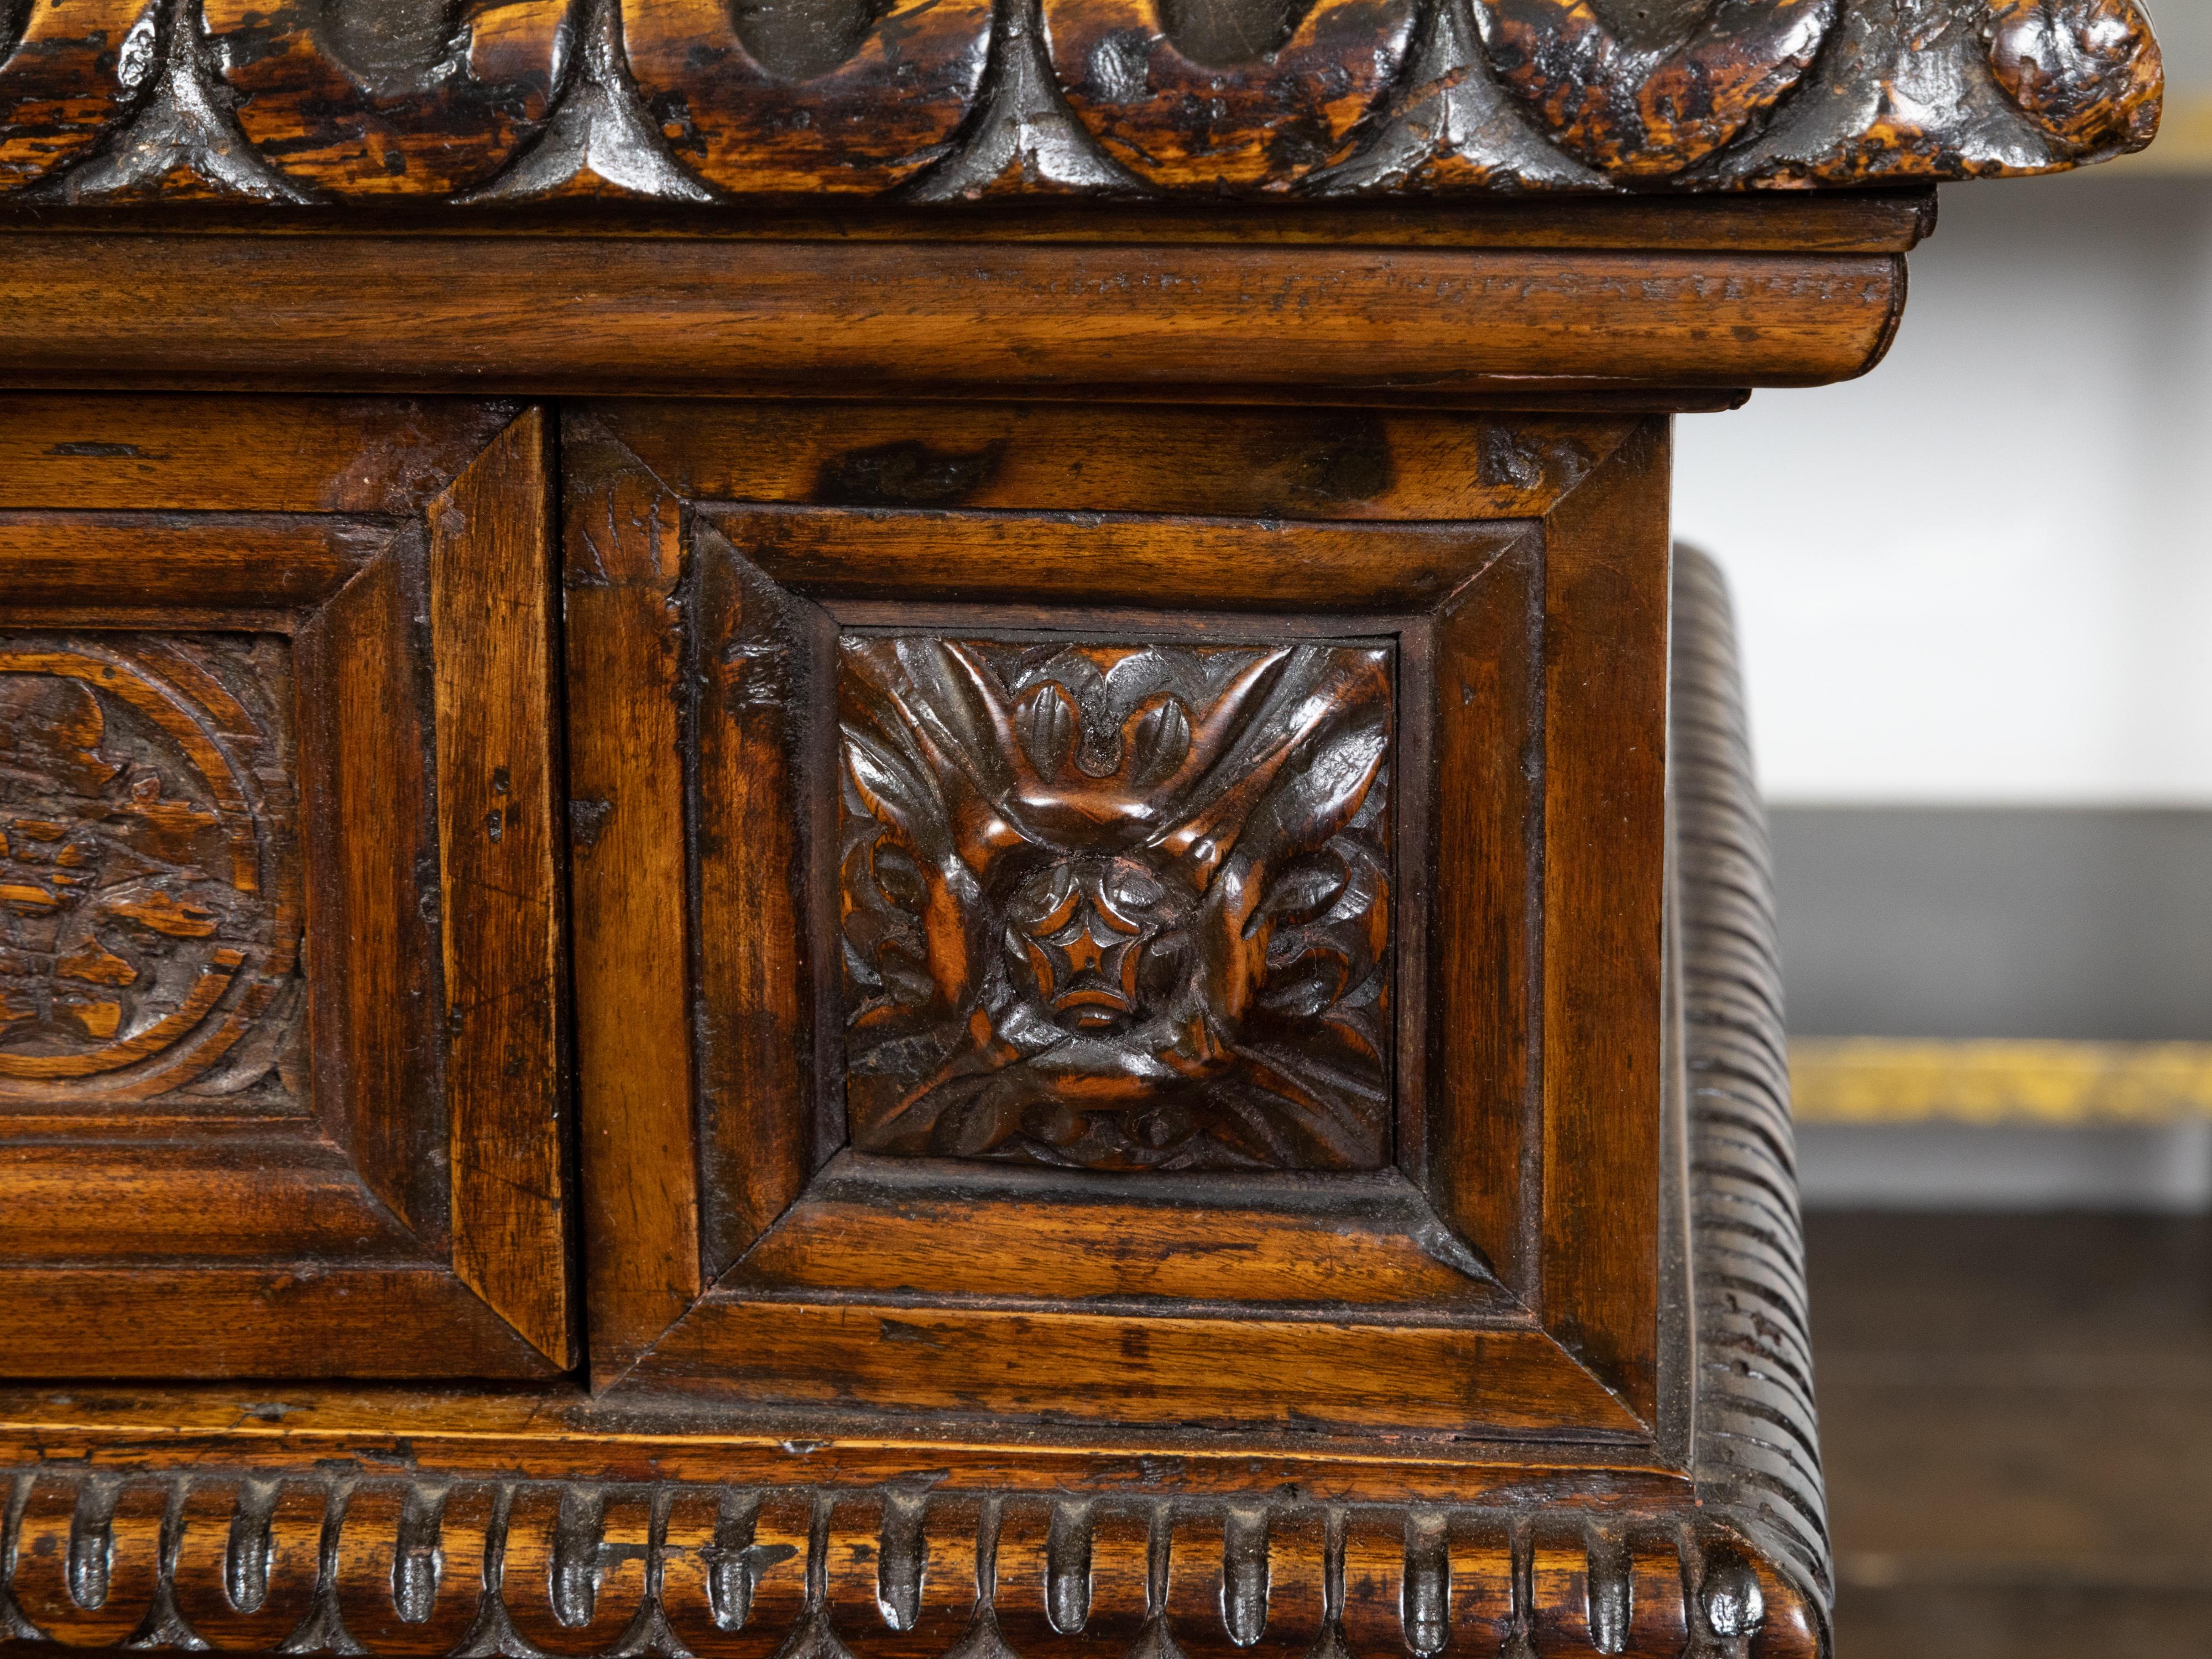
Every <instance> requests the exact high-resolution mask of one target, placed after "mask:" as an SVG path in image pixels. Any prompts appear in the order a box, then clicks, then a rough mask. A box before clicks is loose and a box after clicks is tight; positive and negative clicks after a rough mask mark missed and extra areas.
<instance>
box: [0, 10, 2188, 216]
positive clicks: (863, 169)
mask: <svg viewBox="0 0 2212 1659" xmlns="http://www.w3.org/2000/svg"><path fill="white" fill-rule="evenodd" d="M2162 87H2163V78H2162V70H2161V64H2160V55H2159V51H2158V46H2157V44H2156V42H2155V41H2154V39H2153V38H2152V34H2151V30H2150V26H2149V23H2148V20H2147V19H2146V17H2145V16H2144V15H2143V13H2142V10H2141V9H2140V8H2139V7H2138V6H2137V5H2136V3H2134V0H2000V3H1996V4H1994V5H1985V4H1983V3H1979V0H1972V3H1970V0H1925V3H1920V4H1915V5H1900V4H1898V3H1896V0H1745V3H1741V4H1738V5H1734V6H1730V7H1729V8H1726V9H1717V10H1716V9H1711V8H1705V7H1688V6H1683V7H1671V8H1668V9H1663V10H1661V11H1659V12H1657V13H1656V15H1654V14H1652V13H1649V12H1634V13H1626V12H1623V13H1620V14H1618V15H1617V14H1616V9H1614V8H1612V7H1609V6H1593V5H1590V4H1587V3H1571V0H1492V3H1487V4H1480V5H1478V4H1476V3H1474V0H1307V3H1304V4H1295V5H1285V4H1281V3H1277V0H1214V3H1211V4H1200V3H1195V0H945V3H938V0H921V3H915V0H903V3H902V0H882V3H864V0H829V3H824V4H822V5H819V6H817V7H814V8H811V9H807V10H805V11H803V12H802V11H796V10H789V9H769V8H765V7H763V8H757V9H749V8H742V7H740V8H732V7H728V6H725V5H722V4H720V3H715V0H577V3H575V4H574V5H571V4H569V3H567V0H510V3H506V4H498V5H491V4H482V3H477V4H471V5H468V6H465V7H460V8H456V7H454V6H452V5H449V4H446V3H442V0H401V3H392V0H313V3H311V0H299V3H294V4H287V5H283V6H279V7H277V8H276V9H273V10H264V9H261V8H259V7H255V6H249V5H246V4H244V3H242V0H155V3H154V4H152V5H150V6H147V7H144V8H140V7H137V6H132V5H125V4H123V3H120V0H94V3H90V4H87V3H83V0H15V3H12V4H11V5H10V6H9V8H8V9H7V10H6V11H4V12H0V191H13V192H14V193H15V194H16V195H19V196H21V197H26V198H27V199H32V200H38V201H43V202H52V203H58V204H72V205H74V204H85V203H98V202H103V201H111V200H117V199H147V198H157V199H164V200H173V201H174V200H183V201H191V200H197V199H204V198H209V197H217V198H220V197H231V198H234V199H241V200H246V201H258V202H264V203H268V204H276V205H281V206H301V205H307V204H328V203H334V202H335V203H344V204H363V203H376V202H381V201H390V200H392V199H403V200H404V199H415V200H421V201H428V202H436V203H447V204H461V205H464V206H469V207H474V206H477V205H479V204H503V203H510V202H514V201H531V200H541V199H547V198H559V199H568V198H573V197H593V196H599V197H609V196H611V197H630V198H633V199H644V200H648V201H666V202H678V203H714V202H727V201H744V200H758V199H764V198H765V199H775V198H778V197H793V196H801V195H806V194H812V193H817V192H829V193H834V194H840V195H851V196H854V197H862V198H868V197H895V198H896V199H899V200H902V201H904V202H907V203H912V204H938V203H947V202H959V201H965V200H972V199H975V198H977V197H1001V196H1008V195H1012V196H1047V197H1048V196H1053V195H1068V194H1074V195H1091V196H1102V197H1168V198H1173V197H1176V196H1177V195H1183V196H1188V197H1232V198H1233V197H1240V196H1241V197H1258V198H1263V199H1264V198H1266V197H1270V196H1288V197H1295V198H1304V199H1305V200H1310V201H1318V202H1322V203H1327V202H1330V201H1334V200H1339V199H1343V198H1347V197H1349V198H1358V197H1370V196H1380V197H1419V198H1447V199H1448V198H1451V197H1464V196H1468V195H1474V194H1480V193H1482V192H1486V191H1516V192H1525V191H1620V190H1625V189H1631V188H1636V189H1674V190H1680V191H1728V190H1738V189H1743V188H1746V187H1758V186H1763V185H1781V186H1790V187H1802V186H1805V185H1863V184H1867V183H1870V182H1873V183H1881V182H1892V181H1895V180H1899V179H1960V178H1972V177H1978V176H1983V175H1988V174H2001V173H2039V172H2049V171H2053V170H2057V169H2060V168H2063V167H2074V166H2079V165H2081V164H2083V163H2085V162H2089V161H2098V160H2101V159H2103V158H2105V157H2106V156H2109V155H2116V154H2119V153H2122V152H2124V151H2127V150H2130V149H2140V148H2142V146H2143V145H2144V144H2145V143H2148V142H2149V140H2150V138H2151V136H2152V134H2153V133H2154V131H2156V128H2157V122H2158V112H2159V105H2160V94H2161V91H2162Z"/></svg>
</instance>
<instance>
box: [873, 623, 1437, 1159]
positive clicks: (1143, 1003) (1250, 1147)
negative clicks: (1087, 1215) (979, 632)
mask: <svg viewBox="0 0 2212 1659" xmlns="http://www.w3.org/2000/svg"><path fill="white" fill-rule="evenodd" d="M837 660H838V665H837V743H838V763H839V766H838V787H839V792H840V817H839V844H838V869H839V896H840V909H841V914H842V957H843V968H844V989H845V1016H844V1020H845V1056H844V1079H845V1101H846V1106H847V1110H848V1114H849V1118H850V1126H851V1137H852V1142H853V1145H854V1147H855V1148H857V1149H858V1150H859V1151H861V1152H881V1153H887V1154H892V1155H896V1156H903V1157H921V1156H927V1155H931V1154H935V1155H939V1156H945V1157H954V1158H1003V1159H1008V1160H1013V1161H1022V1162H1030V1163H1036V1164H1047V1165H1052V1166H1056V1167H1062V1168H1074V1169H1091V1170H1245V1169H1252V1170H1256V1169H1279V1170H1367V1169H1377V1168H1380V1167H1381V1166H1382V1165H1383V1164H1385V1163H1387V1162H1388V1161H1389V1150H1390V1127H1391V1125H1390V1101H1391V1095H1390V1074H1391V1061H1392V1055H1393V1047H1394V1037H1395V1033H1394V1030H1393V1029H1392V1024H1391V1002H1392V996H1391V980H1392V969H1393V957H1392V951H1391V890H1392V885H1393V883H1392V842H1391V813H1390V800H1389V795H1390V759H1391V733H1392V726H1393V715H1394V712H1395V710H1394V697H1393V690H1392V665H1393V651H1392V648H1391V647H1390V646H1389V645H1388V644H1387V643H1372V644H1358V645H1351V644H1338V643H1334V642H1326V641H1294V642H1280V643H1275V644H1269V645H1229V644H1203V645H1200V644H1182V643H1168V642H1164V641H1098V640H1088V639H1081V640H1076V641H1070V640H1068V639H1067V638H1066V636H1064V635H1060V636H1047V637H1040V636H1034V635H1033V636H1030V637H1027V638H1015V639H994V638H988V637H976V636H968V637H951V636H947V635H925V634H874V635H865V634H852V633H848V634H844V635H841V636H840V637H839V639H838V641H837Z"/></svg>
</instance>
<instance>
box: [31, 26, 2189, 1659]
mask: <svg viewBox="0 0 2212 1659" xmlns="http://www.w3.org/2000/svg"><path fill="white" fill-rule="evenodd" d="M2159 92H2160V69H2159V58H2158V52H2157V48H2156V46H2155V44H2154V41H2153V40H2152V38H2151V35H2150V33H2149V30H2148V26H2147V24H2146V22H2145V21H2144V19H2143V17H2142V15H2141V13H2140V12H2139V11H2138V10H2137V9H2136V6H2135V4H2134V3H2132V0H1718V3H1711V0H1654V3H1650V4H1648V5H1630V4H1627V3H1625V0H281V3H277V4H276V5H275V6H274V7H273V9H264V8H263V7H261V6H259V5H247V4H245V3H240V0H0V1642H5V1643H15V1644H39V1643H55V1644H68V1645H71V1646H76V1647H82V1648H94V1649H99V1648H120V1647H125V1646H132V1647H147V1646H153V1647H179V1648H188V1649H204V1648H212V1649H215V1650H223V1651H229V1652H239V1653H255V1652H275V1651H279V1650H282V1651H285V1652H295V1653H304V1652H325V1651H328V1652H335V1653H351V1654H368V1655H376V1656H381V1655H387V1654H389V1655H425V1656H430V1655H455V1656H469V1659H482V1656H490V1655H501V1656H507V1659H537V1656H565V1655H576V1656H586V1655H608V1656H613V1655H625V1656H628V1655H636V1656H644V1655H655V1656H663V1659H679V1656H685V1655H695V1656H698V1659H726V1656H727V1659H735V1656H755V1659H768V1656H770V1655H782V1656H790V1659H944V1656H952V1655H956V1654H957V1655H958V1656H960V1659H1007V1656H1010V1655H1011V1656H1019V1659H1054V1656H1062V1659H1089V1656H1096V1659H1123V1656H1140V1659H1170V1656H1174V1655H1176V1654H1177V1653H1181V1654H1185V1655H1188V1656H1191V1659H1201V1656H1206V1655H1220V1654H1226V1653H1229V1652H1231V1651H1232V1650H1254V1651H1255V1652H1260V1653H1265V1654H1270V1655H1279V1656H1285V1659H1355V1656H1356V1659H1389V1656H1393V1655H1399V1654H1405V1655H1410V1656H1415V1659H1439V1656H1451V1659H1473V1656H1490V1655H1493V1654H1496V1655H1506V1656H1513V1659H1530V1656H1536V1655H1546V1656H1549V1655H1571V1654H1587V1653H1598V1654H1635V1655H1644V1656H1666V1659H1674V1656H1684V1655H1689V1656H1699V1659H1721V1656H1751V1655H1759V1656H1769V1655H1771V1656H1784V1655H1814V1654H1818V1653H1821V1652H1824V1651H1825V1650H1826V1645H1827V1642H1828V1611H1827V1609H1828V1601H1829V1595H1830V1589H1831V1578H1830V1572H1829V1563H1828V1550H1827V1543H1826V1531H1825V1523H1824V1520H1823V1513H1822V1498H1821V1488H1820V1460H1819V1450H1818V1442H1817V1437H1816V1431H1815V1425H1814V1409H1813V1395H1812V1378H1811V1371H1810V1367H1809V1363H1808V1351H1807V1339H1806V1324H1805V1306H1804V1283H1803V1277H1802V1264H1801V1260H1800V1247H1799V1229H1798V1225H1797V1216H1796V1191H1795V1182H1794V1177H1793V1175H1792V1164H1791V1152H1790V1126H1789V1117H1788V1102H1787V1085H1786V1077H1785V1073H1784V1060H1783V1052H1782V1047H1781V1026H1780V1014H1779V1006H1778V994H1777V982H1778V981H1777V973H1776V967H1775V960H1774V935H1773V926H1772V917H1771V900H1770V896H1769V891H1768V882H1767V877H1766V872H1765V862H1764V860H1765V853H1764V850H1763V849H1764V830H1763V827H1762V823H1761V819H1760V816H1759V808H1758V805H1757V800H1756V797H1755V795H1754V793H1753V788H1752V784H1751V778H1750V772H1749V760H1748V756H1747V750H1746V745H1745V742H1744V726H1743V720H1742V716H1741V708H1740V706H1739V696H1738V690H1737V685H1736V678H1735V666H1734V655H1733V646H1732V643H1731V640H1730V635H1729V621H1728V606H1727V600H1726V597H1725V595H1724V593H1723V591H1722V588H1721V586H1720V583H1719V580H1718V578H1717V575H1716V574H1715V572H1714V571H1713V569H1712V568H1711V565H1710V564H1708V563H1707V562H1705V561H1704V560H1703V559H1702V558H1701V557H1699V556H1697V555H1695V554H1693V553H1691V552H1689V551H1687V550H1679V549H1675V550H1670V547H1669V538H1668V446H1669V441H1670V426H1669V422H1670V419H1671V416H1673V415H1674V413H1676V412H1680V411H1685V410H1719V409H1725V408H1729V407H1731V406H1733V405H1735V404H1738V403H1740V402H1741V401H1742V399H1743V398H1744V397H1745V396H1746V395H1747V393H1748V392H1749V390H1750V389H1751V388H1753V387H1757V386H1810V385H1817V384H1820V383H1823V382H1826V381H1832V380H1838V379H1841V378H1844V377H1847V376H1850V375H1853V374H1859V373H1861V372H1863V371H1864V370H1866V369H1867V368H1870V367H1871V366H1872V365H1873V364H1874V363H1875V362H1876V361H1877V360H1878V359H1879V358H1880V356H1881V353H1882V351H1883V350H1884V349H1885V348H1886V346H1887V343H1888V341H1889V339H1890V337H1891V335H1892V333H1893V330H1894V329H1895V327H1896V325H1897V320H1898V317H1899V310H1900V307H1901V305H1902V301H1903V298H1904V261H1903V256H1904V254H1905V252H1906V251H1907V250H1908V249H1909V248H1910V247H1911V246H1912V245H1913V243H1914V242H1915V241H1916V240H1917V239H1918V238H1919V237H1920V236H1921V235H1922V234H1924V233H1925V232H1926V231H1927V230H1928V229H1929V227H1930V225H1931V224H1932V220H1933V200H1934V197H1933V193H1932V186H1933V185H1934V184H1935V183H1936V181H1939V180H1944V179H1968V178H1973V177H1978V176H1982V175H1990V174H2015V173H2037V172H2045V171H2052V170H2057V169H2060V168H2064V167H2072V166H2076V165H2079V164H2081V163H2084V162H2088V161H2096V160H2099V159H2101V158H2103V157H2105V156H2107V155H2115V154H2118V153H2120V152H2122V151H2125V150H2129V149H2137V148H2140V147H2141V146H2142V144H2144V143H2148V141H2149V138H2150V137H2151V134H2152V132H2153V130H2154V126H2155V125H2156V119H2157V109H2158V98H2159ZM1811 488H1812V486H1811V484H1810V483H1808V491H1809V489H1811Z"/></svg>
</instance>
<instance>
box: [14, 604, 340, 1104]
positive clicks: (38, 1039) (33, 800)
mask: <svg viewBox="0 0 2212 1659" xmlns="http://www.w3.org/2000/svg"><path fill="white" fill-rule="evenodd" d="M289 684H290V665H289V651H288V648H287V647H285V646H284V645H283V642H282V641H278V640H276V639H274V638H273V637H271V638H262V637H255V636H246V635H111V636H106V637H102V636H99V635H84V636H76V635H63V636H55V635H43V634H15V633H5V634H0V1103H6V1102H8V1101H9V1100H10V1099H19V1100H21V1101H24V1102H35V1103H38V1104H39V1106H40V1109H42V1110H47V1111H52V1110H57V1109H64V1110H66V1109H104V1108H111V1107H114V1106H118V1105H123V1104H125V1103H143V1102H148V1101H154V1100H161V1099H167V1100H168V1101H170V1102H172V1103H175V1104H179V1105H197V1106H199V1107H203V1108H204V1107H211V1106H214V1105H217V1104H222V1105H227V1106H229V1107H232V1108H236V1107H240V1106H242V1105H246V1104H249V1103H260V1104H262V1105H264V1106H275V1107H277V1108H280V1109H284V1108H289V1106H290V1105H291V1104H292V1103H294V1102H295V1101H296V1100H298V1099H299V1098H301V1097H304V1092H305V1091H304V1082H303V1079H302V1078H301V1075H300V1074H299V1073H298V1070H297V1068H298V1066H300V1065H301V1063H302V1062H301V1057H300V1055H299V1054H298V1053H297V1051H296V1050H297V1042H298V1038H299V1035H300V1031H299V1020H298V1018H297V1015H298V1012H299V1006H300V1000H301V999H300V981H299V980H298V977H297V972H296V969H297V966H298V960H299V951H300V935H301V895H300V875H299V870H298V865H297V860H296V855H295V844H294V836H295V825H294V818H295V806H294V803H293V800H292V799H291V793H290V787H289V784H288V783H287V782H286V781H285V780H286V777H287V775H288V774H287V772H286V763H287V762H288V759H289V752H288V751H289V747H290V742H291V739H290V735H289V715H288V714H287V708H286V704H287V702H288V699H289Z"/></svg>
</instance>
